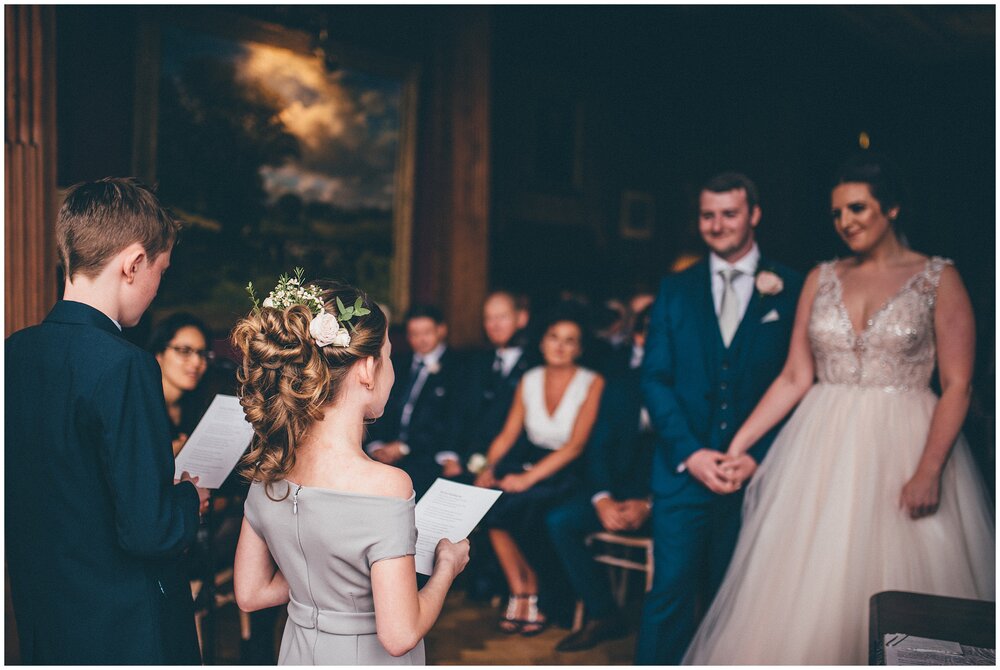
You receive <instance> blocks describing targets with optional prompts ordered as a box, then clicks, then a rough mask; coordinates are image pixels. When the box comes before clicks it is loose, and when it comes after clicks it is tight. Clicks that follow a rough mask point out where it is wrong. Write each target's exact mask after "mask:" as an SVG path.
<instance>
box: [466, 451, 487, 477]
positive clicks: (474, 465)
mask: <svg viewBox="0 0 1000 670" xmlns="http://www.w3.org/2000/svg"><path fill="white" fill-rule="evenodd" d="M487 465H489V461H487V460H486V457H485V456H483V455H482V454H472V456H470V457H469V462H468V463H466V464H465V469H466V470H468V471H469V472H471V473H472V474H474V475H478V474H479V473H480V472H482V471H483V470H485V469H486V466H487Z"/></svg>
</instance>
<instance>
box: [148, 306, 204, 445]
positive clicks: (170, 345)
mask: <svg viewBox="0 0 1000 670" xmlns="http://www.w3.org/2000/svg"><path fill="white" fill-rule="evenodd" d="M211 341H212V336H211V332H210V331H209V330H208V327H207V326H206V325H205V324H204V323H203V322H202V321H201V320H200V319H198V318H197V317H196V316H194V315H192V314H187V313H185V312H178V313H176V314H171V315H170V316H168V317H167V318H166V319H164V320H163V321H161V322H160V323H159V324H158V325H157V326H156V328H154V329H153V332H152V334H151V335H150V338H149V344H148V345H147V347H146V349H147V350H148V351H149V352H150V353H152V354H153V355H154V356H155V357H156V361H157V362H158V363H159V364H160V371H161V373H162V376H163V399H164V400H165V401H166V403H167V414H168V415H169V417H170V424H171V426H172V427H173V446H174V456H177V454H179V453H180V451H181V449H183V448H184V443H185V442H186V441H187V438H188V436H189V435H190V434H191V431H192V430H194V427H195V426H196V425H198V421H199V420H200V419H201V416H202V414H204V411H205V409H206V402H205V400H206V399H205V398H204V397H203V394H200V393H197V390H198V385H199V384H200V383H201V380H202V377H204V376H205V370H207V369H208V362H209V361H210V360H212V358H213V354H212V352H211V351H210V350H209V343H210V342H211Z"/></svg>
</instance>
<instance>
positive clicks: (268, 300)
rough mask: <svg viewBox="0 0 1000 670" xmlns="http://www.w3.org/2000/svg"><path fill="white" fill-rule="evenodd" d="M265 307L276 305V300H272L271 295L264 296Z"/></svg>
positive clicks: (263, 304) (263, 303)
mask: <svg viewBox="0 0 1000 670" xmlns="http://www.w3.org/2000/svg"><path fill="white" fill-rule="evenodd" d="M261 305H262V306H263V307H274V301H273V300H271V296H268V297H266V298H264V302H262V303H261Z"/></svg>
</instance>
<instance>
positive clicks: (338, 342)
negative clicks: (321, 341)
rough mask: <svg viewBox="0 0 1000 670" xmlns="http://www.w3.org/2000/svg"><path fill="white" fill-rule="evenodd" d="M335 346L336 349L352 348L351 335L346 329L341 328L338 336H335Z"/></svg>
mask: <svg viewBox="0 0 1000 670" xmlns="http://www.w3.org/2000/svg"><path fill="white" fill-rule="evenodd" d="M332 344H333V346H335V347H349V346H351V333H350V332H348V330H347V329H346V328H344V327H343V326H341V328H340V330H338V331H337V334H336V335H334V336H333V343H332Z"/></svg>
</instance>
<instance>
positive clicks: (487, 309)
mask: <svg viewBox="0 0 1000 670" xmlns="http://www.w3.org/2000/svg"><path fill="white" fill-rule="evenodd" d="M529 318H530V315H529V311H528V308H527V306H526V304H525V303H524V302H523V301H522V299H521V298H519V297H518V296H515V295H514V294H513V293H510V292H509V291H504V290H498V291H493V292H492V293H490V294H489V295H488V296H487V297H486V300H485V301H484V302H483V331H484V332H485V333H486V339H487V340H489V343H490V348H489V349H485V350H482V351H477V352H473V353H472V354H471V356H470V358H469V366H468V371H467V372H468V374H467V379H466V386H465V387H464V390H463V391H462V403H463V408H462V416H463V427H462V431H461V435H460V439H459V454H458V455H459V456H460V459H461V461H462V464H463V465H464V466H465V467H466V468H468V467H469V463H470V459H474V458H475V455H476V454H479V455H480V456H482V459H481V463H483V464H485V460H486V459H485V454H486V450H487V449H489V446H490V443H491V442H493V440H494V438H496V436H497V435H498V434H499V433H500V430H501V429H502V428H503V424H504V422H505V421H506V420H507V414H508V412H510V406H511V403H512V402H513V400H514V391H515V390H516V389H517V385H518V383H519V382H520V381H521V376H522V375H524V373H525V372H526V371H527V370H530V369H531V368H533V367H534V366H535V365H538V364H540V363H541V355H540V354H539V351H538V349H537V348H535V347H530V346H529V345H528V342H527V340H528V336H527V332H526V329H527V326H528V320H529ZM473 465H474V464H473ZM475 474H476V473H469V472H468V471H467V470H466V471H465V472H464V473H463V475H462V479H461V481H463V482H465V483H469V484H471V483H472V479H473V478H474V477H475ZM470 539H471V541H472V546H473V548H472V560H471V561H470V563H469V566H468V567H467V568H466V569H465V572H464V574H465V579H466V584H467V585H468V586H467V589H466V590H467V595H468V596H469V597H470V598H472V599H473V600H489V599H490V598H491V597H492V596H493V595H496V594H500V593H506V591H507V585H506V582H505V581H504V579H503V575H502V574H501V571H500V565H499V563H497V560H496V556H495V555H494V554H493V548H492V546H491V545H490V543H489V540H488V538H486V537H485V535H484V534H480V533H474V534H473V535H472V537H471V538H470Z"/></svg>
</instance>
